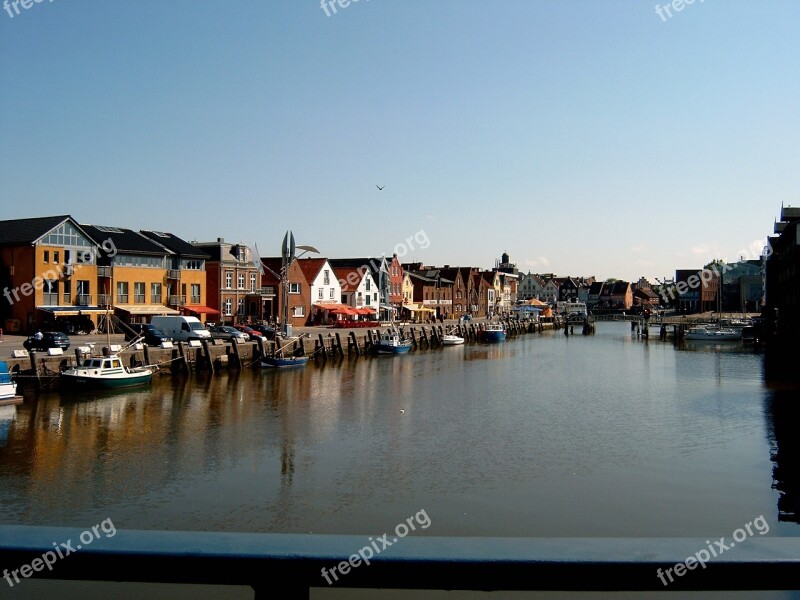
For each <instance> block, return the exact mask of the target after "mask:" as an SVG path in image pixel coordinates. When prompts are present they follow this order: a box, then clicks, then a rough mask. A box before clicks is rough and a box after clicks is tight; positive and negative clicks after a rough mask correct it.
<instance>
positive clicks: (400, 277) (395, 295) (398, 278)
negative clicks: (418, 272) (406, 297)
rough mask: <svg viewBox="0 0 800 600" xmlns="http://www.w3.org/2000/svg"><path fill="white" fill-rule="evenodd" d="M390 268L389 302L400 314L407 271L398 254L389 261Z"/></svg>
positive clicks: (395, 311)
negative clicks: (404, 269)
mask: <svg viewBox="0 0 800 600" xmlns="http://www.w3.org/2000/svg"><path fill="white" fill-rule="evenodd" d="M388 268H389V304H390V305H391V306H392V307H393V308H394V309H395V310H394V313H395V316H397V314H399V311H400V307H401V306H402V305H403V282H404V281H405V272H404V271H403V265H402V264H401V263H400V259H399V258H397V254H394V255H392V260H391V261H389V263H388Z"/></svg>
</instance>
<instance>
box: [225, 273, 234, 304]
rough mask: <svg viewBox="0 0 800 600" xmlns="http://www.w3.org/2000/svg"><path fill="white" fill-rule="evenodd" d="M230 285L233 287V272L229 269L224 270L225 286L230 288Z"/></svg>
mask: <svg viewBox="0 0 800 600" xmlns="http://www.w3.org/2000/svg"><path fill="white" fill-rule="evenodd" d="M232 287H233V273H232V272H231V271H225V288H226V289H231V288H232ZM226 314H230V313H226Z"/></svg>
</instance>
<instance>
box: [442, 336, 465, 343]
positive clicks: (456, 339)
mask: <svg viewBox="0 0 800 600" xmlns="http://www.w3.org/2000/svg"><path fill="white" fill-rule="evenodd" d="M463 343H464V338H463V337H461V336H460V335H455V334H453V333H446V334H445V335H443V336H442V345H443V346H459V345H461V344H463Z"/></svg>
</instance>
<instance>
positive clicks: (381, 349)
mask: <svg viewBox="0 0 800 600" xmlns="http://www.w3.org/2000/svg"><path fill="white" fill-rule="evenodd" d="M409 350H411V342H408V341H406V340H404V339H402V338H401V337H400V333H399V332H397V331H393V330H389V331H382V332H381V334H380V336H379V337H378V341H377V342H375V344H373V346H372V351H373V352H374V353H375V354H404V353H405V352H408V351H409Z"/></svg>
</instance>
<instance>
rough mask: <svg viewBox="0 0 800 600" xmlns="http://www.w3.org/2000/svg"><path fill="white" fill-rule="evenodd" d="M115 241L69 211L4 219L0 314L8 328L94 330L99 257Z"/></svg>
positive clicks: (97, 312) (0, 246)
mask: <svg viewBox="0 0 800 600" xmlns="http://www.w3.org/2000/svg"><path fill="white" fill-rule="evenodd" d="M113 252H114V246H113V243H112V242H110V241H108V240H107V239H106V238H105V237H101V238H100V239H99V240H96V239H94V238H93V237H92V236H91V235H90V234H88V233H87V232H86V231H85V230H84V229H83V227H81V226H80V225H79V224H78V223H77V222H76V221H75V220H74V219H73V218H72V217H71V216H69V215H60V216H52V217H37V218H30V219H12V220H6V221H0V286H2V288H3V299H2V301H0V307H2V308H0V316H1V317H2V321H3V326H4V328H5V330H6V331H7V332H27V333H32V332H34V331H35V330H36V329H43V330H49V329H56V330H60V331H67V332H72V331H80V330H83V331H92V330H94V329H96V328H97V326H98V318H99V315H102V314H104V313H105V312H106V307H101V306H100V305H99V287H98V284H99V283H100V282H101V281H105V280H104V279H103V280H100V279H98V269H97V261H98V257H99V256H100V255H101V254H102V255H103V256H104V257H107V256H111V255H113Z"/></svg>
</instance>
